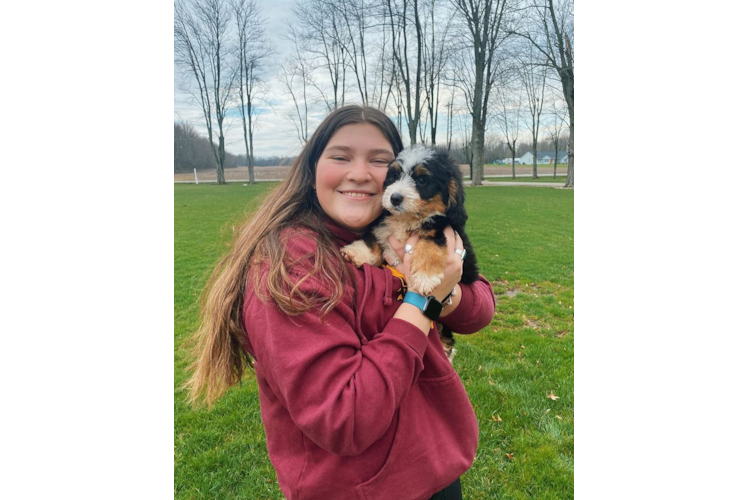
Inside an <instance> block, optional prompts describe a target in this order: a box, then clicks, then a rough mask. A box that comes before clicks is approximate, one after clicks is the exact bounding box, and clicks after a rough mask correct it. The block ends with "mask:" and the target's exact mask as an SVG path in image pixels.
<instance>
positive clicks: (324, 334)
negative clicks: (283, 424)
mask: <svg viewBox="0 0 748 500" xmlns="http://www.w3.org/2000/svg"><path fill="white" fill-rule="evenodd" d="M292 253H293V252H292ZM303 286H304V287H312V288H314V289H315V291H316V292H318V293H319V292H320V291H321V289H322V287H320V286H319V283H314V280H313V279H308V280H306V281H305V282H304V285H303ZM322 293H323V292H322ZM244 321H245V327H246V329H247V332H248V334H249V340H250V342H251V345H252V349H253V350H254V352H255V359H256V362H257V364H258V365H259V366H260V368H261V369H262V370H263V375H264V376H265V378H266V379H267V382H268V384H269V385H270V387H271V389H272V390H273V393H274V394H275V395H276V397H277V398H278V399H279V400H280V402H281V404H283V406H284V407H285V408H286V409H287V410H288V413H289V415H290V417H291V419H292V420H293V422H294V423H295V424H296V425H297V426H298V427H299V428H300V429H301V430H302V432H304V434H305V435H306V436H307V437H308V438H309V439H311V440H312V441H313V442H314V443H316V444H317V445H318V446H320V447H322V448H323V449H325V450H327V451H329V452H331V453H335V454H338V455H358V454H360V453H361V452H363V451H364V450H365V449H367V448H368V447H369V446H371V445H372V444H373V443H374V442H375V441H377V440H378V439H379V438H380V437H381V436H382V435H384V433H385V431H386V430H387V428H388V427H389V425H390V422H391V420H392V418H393V417H394V415H395V411H396V410H397V408H398V407H399V406H400V404H401V403H402V401H403V399H404V398H405V396H406V395H407V393H408V391H409V390H410V388H411V386H412V385H413V384H414V383H415V381H416V380H417V379H418V375H419V374H420V373H421V371H422V370H423V356H424V353H425V351H426V347H427V345H428V338H427V336H426V335H424V334H423V332H421V330H420V329H419V328H417V327H416V326H414V325H412V324H410V323H408V322H406V321H403V320H400V319H395V318H392V319H390V321H389V322H387V323H386V324H385V326H384V329H383V331H381V332H379V333H377V334H376V335H375V336H374V337H373V338H372V340H370V341H368V342H364V343H362V340H361V339H360V338H359V336H358V334H357V333H356V332H355V331H354V329H353V327H352V326H351V325H352V324H355V316H354V312H353V310H352V308H351V307H350V305H349V304H348V303H347V301H346V300H343V301H341V302H340V303H339V304H338V305H337V306H336V308H335V309H333V310H332V311H331V312H330V313H328V314H327V315H326V316H325V317H324V318H323V319H320V313H319V312H318V311H316V310H310V311H308V312H306V313H302V314H300V315H296V316H288V315H286V314H284V313H283V312H282V311H281V310H280V309H278V307H277V306H276V305H275V303H274V302H273V301H269V302H264V301H262V300H260V299H259V298H257V297H256V296H255V295H254V294H250V295H249V296H248V297H247V301H246V302H245V307H244Z"/></svg>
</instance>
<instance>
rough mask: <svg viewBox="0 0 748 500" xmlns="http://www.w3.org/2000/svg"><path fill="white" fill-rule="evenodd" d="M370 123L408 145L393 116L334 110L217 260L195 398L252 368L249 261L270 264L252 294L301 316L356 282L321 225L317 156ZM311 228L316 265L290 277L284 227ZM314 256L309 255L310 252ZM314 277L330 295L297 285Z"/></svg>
mask: <svg viewBox="0 0 748 500" xmlns="http://www.w3.org/2000/svg"><path fill="white" fill-rule="evenodd" d="M360 123H368V124H371V125H374V126H376V127H377V128H379V130H381V131H382V134H384V136H385V138H386V139H387V140H388V141H389V143H390V145H391V146H392V149H393V152H394V153H395V155H397V154H398V153H399V152H400V151H401V150H402V149H403V144H402V141H401V139H400V135H399V134H398V132H397V129H396V128H395V126H394V124H393V123H392V121H391V120H390V119H389V118H388V117H387V115H385V114H384V113H383V112H381V111H379V110H377V109H376V108H371V107H362V106H356V105H353V106H344V107H342V108H338V109H336V110H334V111H333V112H331V113H330V114H329V115H328V116H327V117H326V118H325V119H324V121H323V122H322V123H321V124H320V125H319V127H317V130H316V131H315V132H314V134H313V135H312V138H311V139H310V140H309V142H307V143H306V145H305V146H304V148H303V149H302V151H301V153H300V154H299V156H297V157H296V159H295V160H294V162H293V164H292V165H291V169H290V171H289V173H288V176H287V177H286V179H285V180H284V181H283V183H281V185H280V186H278V188H276V189H275V190H274V191H272V192H271V193H270V194H269V195H268V196H267V198H266V199H265V200H264V202H263V204H262V206H261V207H260V208H259V209H258V210H257V212H256V213H255V214H254V215H253V216H252V217H251V218H249V219H248V220H247V221H246V222H245V223H244V225H243V226H242V228H241V229H240V230H239V231H238V232H237V234H236V235H235V237H234V241H233V242H232V244H231V249H230V251H229V252H228V254H227V255H225V256H224V257H223V258H222V259H221V260H220V261H219V262H218V264H217V265H216V267H215V269H214V270H213V273H212V274H211V276H210V278H209V280H208V282H207V284H206V286H205V288H204V290H203V293H202V296H201V316H202V322H201V325H200V327H199V328H198V330H197V331H196V332H195V333H194V335H193V336H192V337H191V339H190V342H191V344H192V346H193V347H192V351H193V354H194V357H195V361H194V363H193V364H192V365H191V366H190V370H191V371H192V375H191V377H190V378H189V380H188V381H187V382H186V383H185V388H187V389H188V399H189V401H190V402H191V403H193V404H194V403H196V402H198V401H200V400H202V401H204V402H206V403H207V404H208V405H209V406H210V405H212V404H213V402H215V400H216V399H218V398H219V397H220V396H221V395H222V394H223V393H224V392H226V390H227V389H228V388H229V387H231V386H232V385H234V384H236V383H238V382H239V381H240V380H241V377H242V374H243V373H244V370H245V369H246V368H247V367H248V366H249V367H252V358H251V357H250V355H249V353H248V352H247V350H246V348H245V343H246V339H247V333H246V331H245V329H244V324H243V319H242V317H243V308H244V297H245V292H246V286H247V281H248V279H249V271H250V267H251V266H253V265H256V264H258V263H261V262H262V263H267V264H268V266H269V267H268V274H267V276H264V277H262V280H260V279H259V276H257V275H258V274H259V273H254V274H255V276H254V279H253V280H252V284H253V291H254V293H255V294H256V295H257V296H258V297H260V298H262V299H264V300H273V301H274V302H275V304H276V305H277V306H278V308H279V309H280V310H281V311H283V312H284V313H285V314H289V315H296V314H301V313H302V312H305V311H308V310H309V309H311V308H319V309H320V311H321V312H322V315H323V316H324V315H325V314H327V313H328V312H329V311H331V310H332V309H333V308H334V307H335V306H336V305H337V304H338V303H339V302H340V300H341V299H342V298H343V293H344V290H345V287H346V285H347V284H348V283H349V282H351V278H350V275H349V274H348V269H349V268H348V267H347V266H346V263H345V261H344V260H343V258H342V257H341V256H340V253H339V252H338V250H337V248H336V247H335V244H334V241H333V237H332V235H331V234H330V232H329V231H328V230H327V229H326V227H325V225H324V224H323V222H322V221H323V217H324V211H323V210H322V207H321V206H320V205H319V201H318V200H317V194H316V192H315V191H314V186H315V171H316V165H317V160H319V157H320V156H321V155H322V151H324V149H325V147H326V146H327V143H328V142H329V140H330V138H331V137H332V136H333V135H334V134H335V132H337V131H338V129H340V127H343V126H345V125H351V124H360ZM290 226H293V227H294V228H297V229H301V230H303V229H304V228H306V229H308V230H309V231H311V232H312V233H314V234H316V235H317V245H316V250H315V252H314V256H313V257H314V259H313V262H314V267H313V268H312V269H311V270H310V271H309V273H308V274H307V276H305V277H302V278H301V279H292V278H291V277H290V276H289V273H288V266H289V265H290V263H289V262H287V261H286V260H287V259H285V251H284V248H285V242H284V241H282V237H281V233H282V232H283V230H284V229H285V228H287V227H290ZM310 257H311V255H310ZM310 277H314V278H316V279H318V280H320V282H321V283H322V284H323V286H325V288H326V289H329V290H331V294H330V295H329V296H325V297H320V296H319V295H310V294H309V293H304V292H303V291H302V290H300V288H299V286H300V284H301V283H302V282H304V281H305V280H307V279H308V278H310Z"/></svg>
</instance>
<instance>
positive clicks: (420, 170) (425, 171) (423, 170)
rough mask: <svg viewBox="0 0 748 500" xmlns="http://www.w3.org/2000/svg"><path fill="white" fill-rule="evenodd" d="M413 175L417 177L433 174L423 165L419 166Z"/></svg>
mask: <svg viewBox="0 0 748 500" xmlns="http://www.w3.org/2000/svg"><path fill="white" fill-rule="evenodd" d="M413 173H414V174H415V175H431V172H429V169H427V168H426V167H424V166H423V165H417V166H416V168H415V170H413Z"/></svg>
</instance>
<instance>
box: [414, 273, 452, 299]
mask: <svg viewBox="0 0 748 500" xmlns="http://www.w3.org/2000/svg"><path fill="white" fill-rule="evenodd" d="M443 279H444V273H439V274H428V273H426V272H424V271H420V270H415V271H413V272H412V273H411V275H410V289H411V290H413V291H414V292H416V293H420V294H421V295H431V293H432V292H433V291H434V289H435V288H436V287H437V286H439V284H440V283H441V282H442V280H443Z"/></svg>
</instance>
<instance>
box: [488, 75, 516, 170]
mask: <svg viewBox="0 0 748 500" xmlns="http://www.w3.org/2000/svg"><path fill="white" fill-rule="evenodd" d="M514 71H515V69H514V66H507V67H505V68H503V70H502V71H500V72H499V83H498V85H497V87H496V92H495V95H496V104H495V105H496V113H495V115H494V116H495V117H496V123H497V124H498V126H499V130H501V133H502V134H503V136H504V140H505V141H506V146H507V148H508V149H509V152H510V153H511V154H512V179H516V178H517V174H516V170H515V160H516V158H517V139H518V137H519V126H520V121H521V116H522V94H521V91H520V90H519V89H518V88H516V85H515V84H514V82H515V80H516V79H515V77H514Z"/></svg>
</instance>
